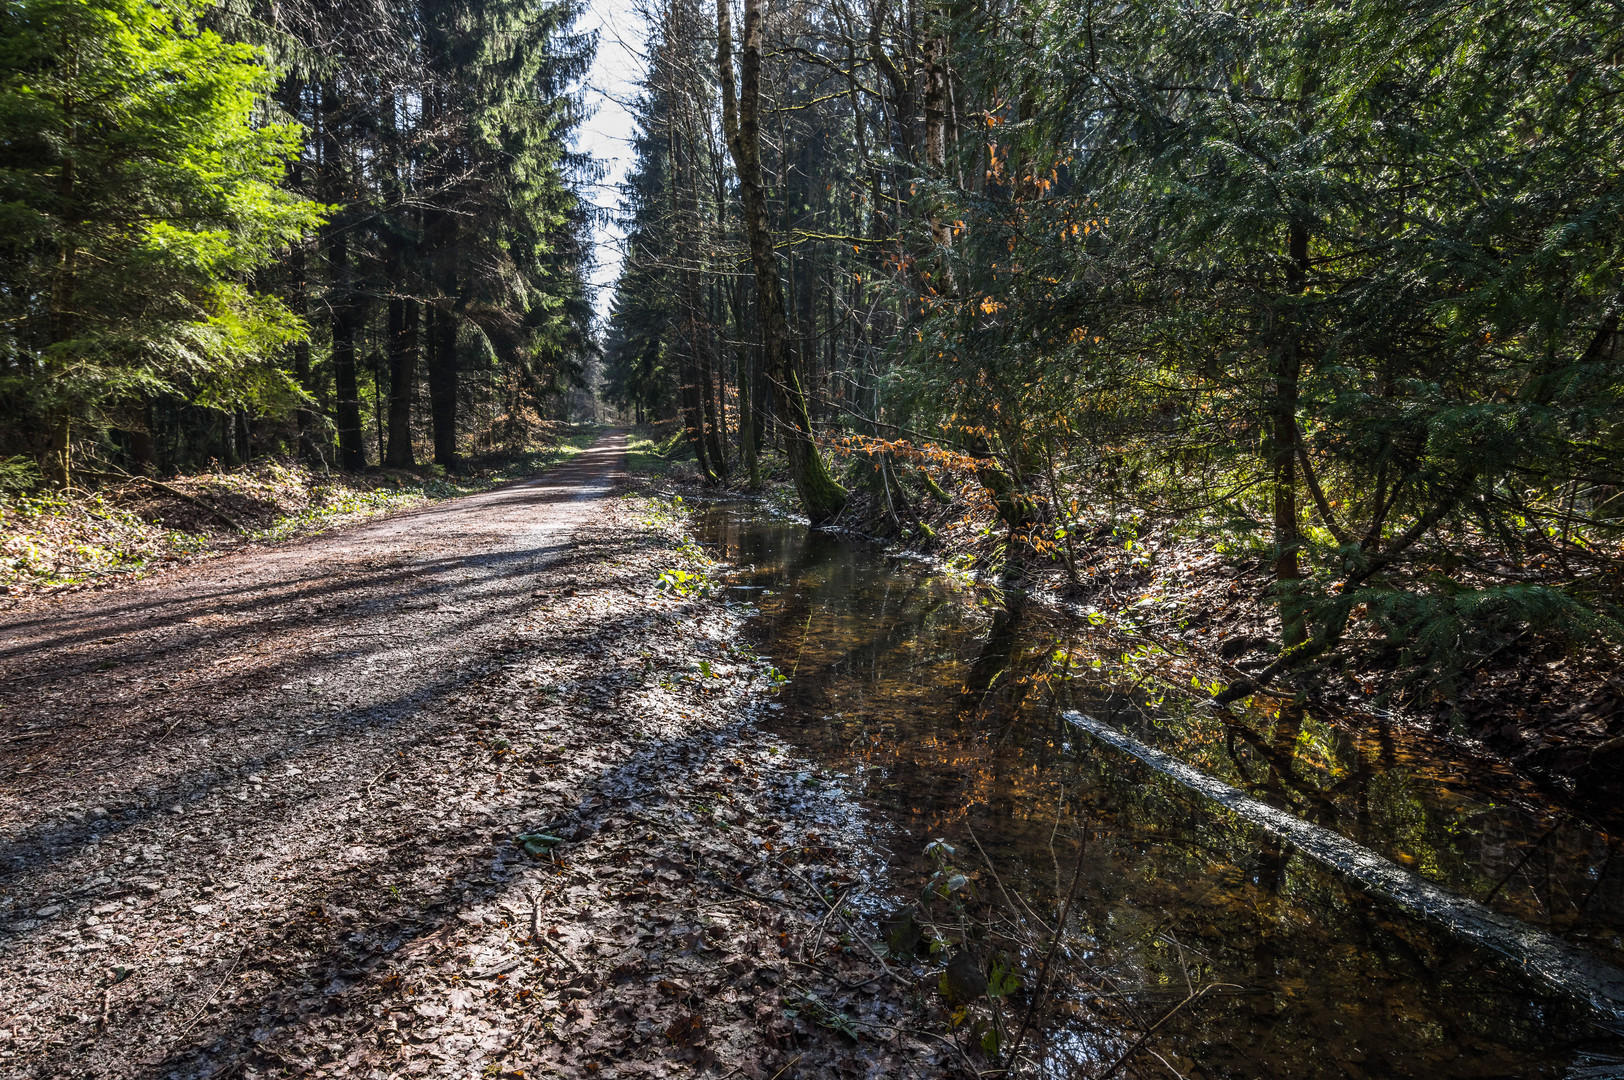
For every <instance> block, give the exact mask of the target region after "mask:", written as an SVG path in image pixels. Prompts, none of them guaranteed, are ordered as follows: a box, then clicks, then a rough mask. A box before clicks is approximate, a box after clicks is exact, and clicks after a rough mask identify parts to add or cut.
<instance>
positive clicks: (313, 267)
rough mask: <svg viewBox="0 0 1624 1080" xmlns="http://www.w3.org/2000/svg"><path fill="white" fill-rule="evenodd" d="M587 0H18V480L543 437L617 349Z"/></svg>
mask: <svg viewBox="0 0 1624 1080" xmlns="http://www.w3.org/2000/svg"><path fill="white" fill-rule="evenodd" d="M579 11H580V8H579V5H577V4H574V3H569V2H565V3H542V2H539V0H490V2H485V0H467V2H464V0H423V2H421V3H407V4H399V3H391V2H387V0H359V2H356V3H349V2H340V3H326V2H319V3H318V2H314V0H293V2H280V0H279V2H277V3H273V4H263V3H259V2H257V0H246V2H237V0H230V2H227V3H222V4H209V3H201V2H197V0H25V2H19V3H12V4H7V5H6V7H5V9H4V11H3V12H0V21H3V25H0V50H3V51H0V79H3V81H0V221H3V225H0V282H3V284H0V328H3V329H0V412H3V413H4V415H5V416H6V418H7V422H6V423H5V424H4V426H3V427H0V457H5V458H6V459H7V462H8V470H9V471H8V475H9V476H10V477H11V483H12V485H13V486H23V485H26V484H27V483H28V482H30V480H31V479H32V475H31V466H32V465H33V464H36V463H37V465H38V466H39V468H40V469H41V470H42V471H43V475H44V478H45V479H47V480H49V481H50V482H52V483H53V484H55V485H56V486H59V487H64V486H68V485H69V484H71V483H73V482H74V481H75V480H81V481H83V482H86V483H94V482H95V481H96V480H97V479H98V474H106V473H107V472H109V471H110V470H111V471H113V472H114V473H115V474H116V473H118V472H123V471H126V470H129V471H135V472H145V471H152V470H157V471H160V472H170V471H174V470H177V469H178V470H196V469H199V468H203V467H206V466H207V465H208V464H209V463H210V462H211V461H214V462H218V463H220V464H223V465H227V466H229V465H233V464H237V463H241V462H243V461H245V460H247V459H248V458H249V457H250V456H254V455H261V454H266V453H277V452H280V453H288V454H297V455H299V456H301V457H303V458H305V459H307V460H310V461H312V462H316V463H319V464H323V465H328V466H341V467H343V468H345V469H351V470H353V469H357V468H360V467H363V466H364V465H367V464H372V465H377V464H379V463H381V462H385V461H387V462H388V463H389V464H391V465H395V466H411V465H413V464H414V463H415V462H416V459H417V458H418V457H419V456H420V455H422V456H429V455H432V459H433V462H434V463H435V464H437V465H440V466H442V467H445V468H452V467H454V466H455V464H456V462H457V458H458V455H459V454H466V453H468V452H471V451H476V450H479V449H491V448H494V447H497V446H503V445H510V444H519V445H522V444H523V443H524V442H525V441H526V440H527V439H528V437H529V436H530V433H531V431H532V429H533V428H534V427H535V425H536V424H537V423H539V422H541V421H543V420H545V419H546V418H547V417H549V416H551V415H553V414H556V413H557V412H558V411H559V410H560V408H561V404H560V402H561V400H562V391H564V390H565V389H567V388H568V387H570V386H572V385H576V384H578V383H579V382H580V377H581V373H582V369H583V364H584V363H585V362H586V361H587V359H588V356H589V354H590V351H591V343H590V331H591V327H590V321H591V311H590V304H589V302H588V301H587V299H586V297H585V295H584V286H583V277H582V274H583V266H584V264H585V261H586V259H587V258H588V251H587V249H586V244H585V238H586V224H587V223H586V215H585V212H584V210H583V208H582V201H581V199H580V196H579V193H578V187H579V185H580V183H581V182H582V181H583V180H586V179H589V178H590V176H591V173H592V169H593V167H594V166H593V165H592V163H591V162H589V161H586V160H583V159H581V158H579V157H577V156H574V155H572V154H571V153H570V152H569V151H568V149H567V147H568V145H569V141H570V135H571V132H572V130H573V128H574V127H575V125H577V124H578V123H579V122H580V119H581V105H580V99H579V90H578V87H577V84H578V82H579V79H580V77H581V75H582V74H583V73H584V71H585V70H586V66H587V64H588V63H589V61H590V59H591V55H592V50H593V48H594V45H593V41H592V40H591V39H590V37H587V36H583V35H580V34H578V33H576V32H575V30H574V23H575V21H576V18H577V16H578V14H579Z"/></svg>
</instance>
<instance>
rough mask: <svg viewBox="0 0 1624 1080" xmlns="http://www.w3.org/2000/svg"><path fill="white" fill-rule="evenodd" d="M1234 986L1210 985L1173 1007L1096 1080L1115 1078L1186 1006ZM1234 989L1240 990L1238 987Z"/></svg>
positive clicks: (1228, 984)
mask: <svg viewBox="0 0 1624 1080" xmlns="http://www.w3.org/2000/svg"><path fill="white" fill-rule="evenodd" d="M1232 986H1233V984H1230V983H1209V984H1207V985H1206V986H1203V987H1202V988H1201V989H1199V990H1197V991H1196V992H1195V993H1193V994H1191V995H1190V996H1189V997H1187V998H1185V999H1184V1000H1183V1001H1181V1002H1179V1003H1178V1004H1177V1005H1175V1006H1173V1007H1172V1008H1171V1009H1168V1010H1167V1011H1166V1012H1165V1013H1163V1014H1162V1016H1161V1019H1159V1020H1157V1021H1156V1022H1155V1023H1154V1024H1152V1025H1150V1027H1148V1028H1146V1029H1145V1030H1144V1031H1142V1032H1140V1033H1139V1037H1138V1038H1137V1039H1135V1040H1134V1041H1133V1042H1132V1043H1130V1044H1129V1045H1128V1048H1127V1049H1126V1050H1124V1051H1122V1053H1121V1055H1120V1056H1119V1057H1118V1058H1117V1059H1116V1060H1115V1061H1113V1062H1112V1063H1111V1064H1110V1065H1109V1066H1108V1067H1107V1068H1106V1070H1105V1071H1104V1072H1102V1073H1100V1074H1099V1075H1098V1076H1096V1077H1095V1078H1094V1080H1110V1078H1111V1077H1112V1076H1115V1075H1116V1071H1117V1070H1118V1069H1120V1068H1122V1066H1124V1065H1126V1064H1127V1063H1128V1059H1129V1058H1131V1057H1133V1055H1134V1054H1135V1053H1137V1052H1138V1051H1139V1048H1140V1047H1141V1046H1144V1045H1145V1040H1146V1039H1148V1038H1150V1037H1151V1036H1152V1035H1154V1034H1156V1032H1157V1031H1158V1030H1160V1029H1161V1027H1162V1025H1163V1024H1165V1023H1167V1022H1168V1021H1169V1020H1171V1019H1173V1017H1174V1016H1176V1015H1177V1014H1178V1012H1179V1010H1180V1009H1183V1008H1184V1006H1186V1005H1188V1004H1190V1003H1191V1002H1194V1001H1199V1000H1200V999H1202V998H1204V997H1206V996H1207V994H1208V993H1210V992H1211V991H1213V990H1216V989H1218V988H1219V987H1226V988H1229V987H1232ZM1233 988H1234V989H1240V987H1238V986H1235V987H1233Z"/></svg>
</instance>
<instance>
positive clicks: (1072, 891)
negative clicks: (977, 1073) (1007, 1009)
mask: <svg viewBox="0 0 1624 1080" xmlns="http://www.w3.org/2000/svg"><path fill="white" fill-rule="evenodd" d="M1086 851H1087V846H1086V845H1084V844H1083V842H1082V841H1081V840H1079V841H1078V843H1077V865H1076V868H1075V869H1073V870H1072V872H1071V887H1070V888H1069V889H1067V890H1066V902H1065V903H1064V904H1063V905H1061V908H1060V917H1059V918H1058V919H1056V920H1055V924H1054V933H1053V934H1052V935H1051V936H1050V938H1049V951H1048V952H1047V953H1045V954H1044V956H1043V965H1042V967H1040V968H1039V969H1038V981H1037V985H1036V986H1034V987H1032V997H1031V998H1030V999H1029V1000H1028V1001H1027V1003H1026V1009H1025V1011H1023V1012H1022V1013H1021V1026H1020V1027H1018V1028H1016V1029H1015V1039H1014V1041H1013V1042H1011V1043H1010V1044H1009V1052H1010V1056H1011V1058H1012V1059H1013V1058H1014V1057H1015V1056H1016V1055H1018V1054H1020V1052H1021V1043H1022V1042H1024V1041H1025V1039H1026V1032H1027V1029H1028V1028H1030V1027H1031V1026H1032V1017H1033V1015H1034V1014H1035V1013H1036V1012H1037V1009H1038V1005H1039V1004H1040V1003H1041V1002H1042V1000H1043V996H1044V993H1045V990H1046V988H1047V985H1048V982H1049V972H1050V970H1051V969H1052V968H1053V966H1054V954H1055V953H1056V952H1058V951H1059V949H1060V939H1061V938H1062V937H1064V936H1065V934H1066V918H1067V917H1068V916H1069V915H1070V914H1071V905H1072V901H1074V900H1076V899H1077V883H1078V881H1079V880H1081V878H1082V876H1083V855H1084V853H1085V852H1086ZM1006 1071H1007V1070H1006Z"/></svg>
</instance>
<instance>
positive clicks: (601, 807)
mask: <svg viewBox="0 0 1624 1080" xmlns="http://www.w3.org/2000/svg"><path fill="white" fill-rule="evenodd" d="M624 453H625V438H624V436H621V435H610V436H606V437H605V438H604V439H602V440H600V442H599V443H598V444H597V445H596V446H594V447H593V449H591V450H590V451H588V452H587V453H585V454H583V455H582V456H580V457H578V458H576V459H575V460H573V461H571V462H569V463H567V464H565V465H562V466H560V467H558V468H556V469H554V470H553V471H551V472H549V473H548V474H546V475H545V476H543V477H541V478H539V479H537V480H533V481H529V482H524V483H519V484H513V485H509V486H505V487H502V488H498V489H495V490H492V491H489V492H485V493H482V494H479V495H474V496H470V497H467V498H463V499H458V500H454V501H451V502H448V503H442V504H436V505H432V506H428V507H426V508H422V509H419V510H415V511H412V512H408V513H403V514H399V515H396V516H393V517H389V518H385V519H381V520H377V521H373V522H370V523H366V524H362V525H359V526H356V527H351V528H347V529H343V530H340V531H337V532H334V533H329V534H325V535H320V536H316V537H312V538H309V539H306V540H303V541H300V542H295V543H290V544H286V545H281V546H276V547H270V548H260V549H255V550H245V551H242V552H240V553H237V554H233V555H230V556H226V557H222V558H218V559H214V560H209V561H204V562H200V563H198V564H195V565H191V566H186V567H183V568H181V569H178V570H176V571H173V572H171V573H169V574H168V575H166V576H164V577H162V578H159V579H155V580H150V581H147V582H144V583H139V584H135V585H132V586H128V587H125V588H122V589H117V590H113V591H109V592H102V593H89V594H81V595H78V596H74V597H72V598H69V599H66V600H64V601H62V602H58V603H54V604H42V605H38V606H34V607H31V608H28V609H23V610H19V611H16V612H13V613H11V614H10V615H9V616H3V617H0V829H3V833H0V1075H5V1076H29V1077H34V1076H38V1077H55V1076H63V1077H67V1076H73V1077H88V1076H105V1077H134V1076H154V1077H157V1076H181V1077H203V1076H244V1077H257V1076H291V1075H304V1076H317V1075H319V1076H339V1075H355V1076H369V1077H380V1078H382V1077H389V1076H397V1075H400V1076H405V1075H433V1076H470V1077H471V1076H516V1075H525V1076H537V1075H568V1076H573V1075H581V1076H587V1075H592V1076H616V1075H627V1076H630V1075H639V1076H641V1075H649V1076H654V1075H667V1074H673V1070H683V1071H687V1070H691V1069H693V1068H694V1067H695V1066H701V1067H702V1066H706V1065H710V1064H719V1065H722V1064H725V1065H726V1066H727V1067H728V1068H730V1069H734V1070H736V1075H744V1076H754V1077H771V1076H773V1075H774V1073H775V1072H776V1071H778V1070H780V1069H784V1068H786V1066H788V1068H787V1071H784V1072H783V1074H782V1075H783V1076H785V1077H790V1076H813V1075H829V1076H834V1075H861V1074H864V1073H867V1074H870V1075H907V1074H913V1073H916V1072H917V1073H919V1074H921V1075H923V1074H928V1073H929V1072H930V1071H931V1067H930V1061H931V1060H932V1057H933V1055H932V1053H931V1052H927V1051H926V1049H925V1048H924V1047H923V1046H922V1045H920V1044H918V1043H917V1041H916V1040H915V1039H914V1038H913V1037H912V1036H910V1035H908V1034H906V1033H905V1032H904V1031H903V1029H902V1028H901V1027H899V1026H898V1024H899V1021H900V1019H901V1018H902V1014H903V1011H904V1009H903V1006H902V1005H901V1004H899V1002H900V1000H901V996H902V995H901V992H900V988H899V989H898V990H895V991H882V989H881V988H880V987H878V986H877V985H875V984H874V983H873V981H872V980H870V981H869V982H868V983H866V984H865V983H864V982H863V981H862V980H864V979H865V978H867V977H868V975H869V973H868V972H867V971H866V969H864V967H863V964H864V957H863V956H862V955H855V954H854V953H855V950H851V949H841V948H836V947H832V946H830V945H828V944H826V943H824V938H825V935H824V934H823V932H822V929H821V928H822V927H823V925H824V924H825V923H827V922H828V919H829V914H828V912H826V911H825V910H824V909H823V906H822V905H821V903H820V901H819V900H818V899H817V896H816V894H817V891H818V890H821V889H823V888H825V887H835V886H838V887H841V888H852V887H853V885H854V884H856V885H861V884H862V882H861V880H860V879H861V878H863V877H864V876H867V877H869V878H873V877H874V876H875V875H876V874H878V871H877V870H875V869H874V868H873V866H872V865H869V864H870V863H872V859H871V858H870V856H869V855H868V854H867V848H866V846H865V845H864V844H863V843H862V842H861V840H859V839H858V838H859V837H860V835H861V832H862V830H863V828H864V826H863V823H862V822H861V821H860V820H858V817H857V816H856V812H855V811H854V810H853V809H852V808H851V807H850V806H849V805H847V804H845V803H843V802H842V801H841V800H840V797H839V795H838V791H837V790H831V787H830V786H829V785H819V784H815V783H814V784H805V783H803V781H804V780H805V779H806V774H805V772H804V770H802V771H800V772H797V768H799V767H786V764H785V763H786V762H787V761H788V758H787V756H786V755H785V753H784V752H783V750H784V748H783V747H781V746H777V745H774V744H772V743H771V740H769V739H766V738H765V737H763V736H760V735H758V734H754V733H752V732H751V731H749V730H746V729H745V728H744V727H741V723H742V722H743V720H744V719H745V718H747V717H748V715H749V713H750V711H751V710H753V709H754V708H756V707H757V704H756V701H757V699H758V698H759V697H760V687H761V682H762V680H761V677H760V664H759V663H757V662H755V661H754V660H753V659H752V658H750V657H749V656H748V655H744V654H741V653H740V652H739V650H738V649H737V648H736V646H735V644H734V643H735V639H736V638H737V631H738V616H737V615H736V614H735V613H734V612H733V611H732V610H731V609H730V608H729V607H727V606H726V605H724V604H721V603H719V602H714V601H705V600H703V599H692V598H691V599H687V600H684V599H681V598H670V597H667V596H665V595H664V594H662V593H660V592H658V591H657V590H655V589H654V587H653V586H654V582H655V581H656V579H657V578H658V575H659V572H660V569H661V568H662V567H666V566H670V565H676V564H677V563H678V562H680V561H681V560H682V559H684V558H688V557H691V556H692V555H693V552H692V549H691V548H688V549H687V554H686V555H685V554H683V552H682V550H680V549H679V546H678V540H679V537H678V536H677V535H676V532H675V528H674V526H671V525H670V524H669V523H667V524H666V525H663V526H662V525H659V524H658V523H657V522H655V521H653V520H651V518H650V510H649V503H648V502H647V501H646V500H634V499H621V498H617V497H613V496H614V489H615V486H616V484H617V482H619V481H621V480H623V479H624V477H623V474H622V472H621V470H622V468H623V461H624ZM674 560H675V562H674ZM695 658H704V659H706V660H707V666H706V677H705V678H703V679H700V678H698V677H697V676H696V677H689V676H688V675H686V674H684V673H685V672H687V671H688V669H689V668H690V667H691V666H692V663H693V662H694V660H695ZM673 673H675V674H673ZM701 798H702V799H704V800H706V804H705V813H704V814H700V815H696V814H695V813H694V812H693V810H692V805H694V803H693V802H692V800H699V799H701ZM724 807H725V809H724ZM713 808H714V809H713ZM724 815H731V817H732V822H731V824H732V825H734V826H736V827H728V826H729V822H728V821H726V820H722V821H721V822H720V824H721V825H722V826H723V827H722V828H720V829H719V828H716V827H715V825H716V822H715V821H714V820H713V818H721V817H723V816H724ZM702 818H703V820H701V819H702ZM543 832H545V833H546V834H547V835H548V836H549V837H556V838H557V839H545V840H539V841H533V842H532V846H531V850H530V851H528V852H527V851H526V850H524V849H523V847H522V846H521V842H519V841H516V840H515V837H518V836H520V835H521V834H531V833H543ZM786 850H793V851H794V852H795V854H794V855H793V857H791V856H788V855H786V854H785V852H786ZM865 859H867V860H869V862H868V863H865ZM803 885H804V886H805V888H804V889H803V888H801V886H803ZM769 894H770V895H769ZM814 920H816V921H817V924H818V926H819V927H820V931H819V935H818V944H817V945H814V947H813V949H812V952H811V954H810V955H809V954H808V953H807V950H806V948H805V942H804V937H805V936H807V935H808V934H809V929H808V928H809V927H810V926H811V925H812V923H813V921H814ZM803 924H804V926H803ZM828 936H829V937H830V938H831V939H832V938H833V935H828ZM797 946H798V947H797ZM820 948H821V949H822V951H821V953H820V951H819V950H820ZM791 952H793V954H794V955H795V956H796V957H797V962H798V963H799V965H800V966H799V968H794V967H792V966H791V965H790V962H789V961H788V960H787V959H785V957H786V956H788V955H790V953H791ZM807 961H810V963H808V962H807ZM819 979H826V980H828V982H827V984H818V983H816V980H819ZM836 980H838V981H836ZM850 985H856V986H859V987H861V988H862V989H861V992H856V991H851V992H847V991H843V989H842V988H843V987H847V986H850ZM818 986H821V987H822V989H823V992H824V993H825V995H826V1000H828V1001H830V1002H834V1003H835V1005H834V1006H832V1007H836V1008H841V1009H844V1010H845V1012H846V1014H849V1015H850V1016H851V1017H852V1018H853V1020H854V1022H857V1023H863V1024H867V1025H869V1027H870V1028H871V1029H872V1030H873V1031H874V1032H881V1033H883V1035H876V1036H874V1037H873V1038H874V1039H877V1040H878V1041H871V1042H870V1044H869V1045H867V1046H865V1047H863V1049H862V1051H861V1053H860V1055H854V1052H853V1050H852V1048H851V1046H850V1045H849V1044H850V1040H841V1039H837V1038H834V1037H832V1036H830V1035H829V1033H828V1032H827V1031H825V1030H823V1029H822V1028H819V1027H817V1026H816V1025H812V1026H810V1027H809V1026H808V1025H807V1024H806V1023H805V1022H804V1020H803V1021H801V1022H798V1023H797V1022H796V1021H794V1020H793V1019H786V1018H785V1017H784V1016H783V1015H781V1010H780V1009H779V1007H778V1006H779V1005H780V1004H781V1003H782V1001H783V1000H784V999H785V991H786V988H790V987H793V988H798V989H797V992H802V991H810V990H813V989H816V988H817V987H818ZM843 994H844V997H843V996H842V995H843ZM793 1015H794V1014H793V1013H792V1014H791V1016H793ZM904 1062H905V1063H906V1064H903V1063H904Z"/></svg>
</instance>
